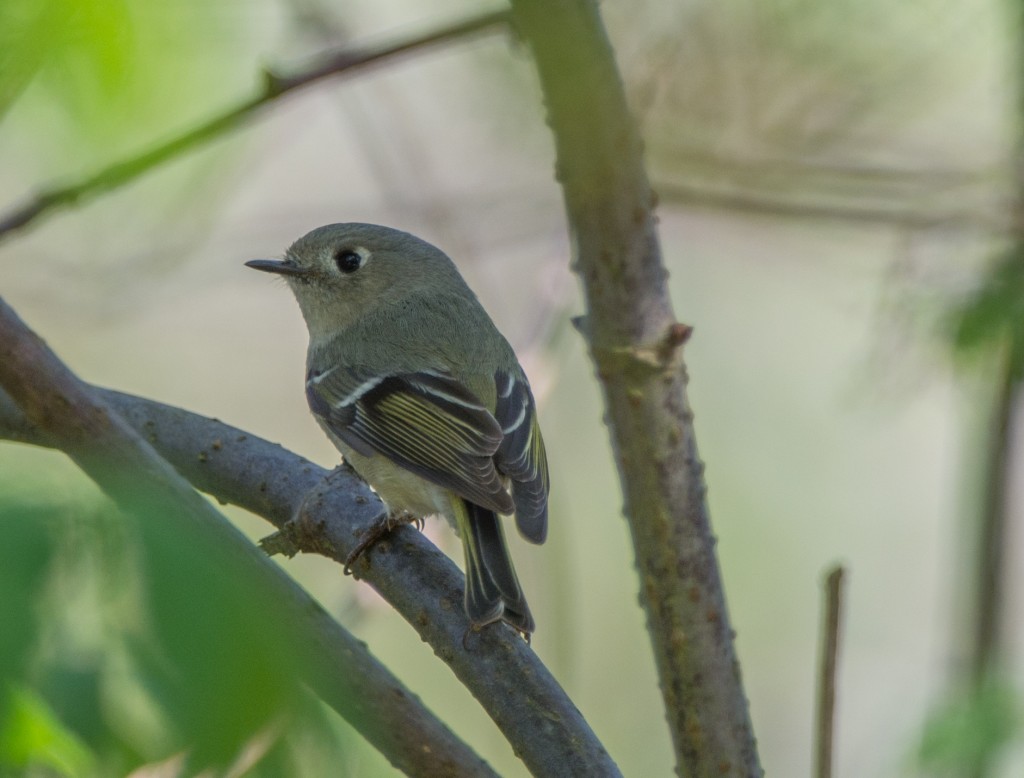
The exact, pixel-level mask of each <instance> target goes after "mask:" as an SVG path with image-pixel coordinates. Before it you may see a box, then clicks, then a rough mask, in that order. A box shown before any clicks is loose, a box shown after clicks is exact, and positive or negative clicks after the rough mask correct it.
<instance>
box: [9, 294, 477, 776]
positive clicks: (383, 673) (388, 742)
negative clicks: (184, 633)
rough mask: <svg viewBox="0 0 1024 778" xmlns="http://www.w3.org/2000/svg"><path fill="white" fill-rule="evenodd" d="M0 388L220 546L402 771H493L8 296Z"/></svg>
mask: <svg viewBox="0 0 1024 778" xmlns="http://www.w3.org/2000/svg"><path fill="white" fill-rule="evenodd" d="M0 386H2V387H3V388H4V389H5V390H6V392H7V393H8V395H9V399H12V400H13V403H14V404H16V405H17V407H18V408H20V409H21V412H22V413H23V416H22V417H21V418H18V414H12V410H13V409H12V407H11V403H9V402H8V403H0V404H2V405H5V409H4V411H3V412H2V413H0V416H2V417H3V418H6V419H7V420H10V419H11V418H12V417H13V418H14V420H15V422H14V423H15V426H16V429H17V430H18V435H19V437H21V438H23V439H24V438H25V437H26V436H27V435H31V434H37V435H39V436H40V438H41V439H42V438H45V440H46V441H47V443H48V444H49V445H55V446H57V447H58V448H60V449H61V450H63V451H64V452H65V453H66V454H67V455H68V456H70V457H71V458H72V459H73V460H74V461H75V463H76V464H77V465H78V466H79V467H81V468H82V470H84V471H85V472H86V473H87V474H88V475H89V477H90V478H92V479H93V480H94V481H96V483H97V484H98V485H99V486H100V487H101V488H102V489H103V490H104V491H105V492H106V493H107V494H108V495H109V496H110V497H111V498H112V499H114V501H115V502H117V503H118V505H120V506H121V507H122V508H123V509H125V510H126V511H127V512H129V513H132V514H134V515H137V516H139V517H140V519H141V520H143V521H145V520H146V517H150V520H152V521H157V520H159V521H165V522H170V523H172V524H173V526H172V530H174V531H176V532H177V533H179V534H180V535H183V536H188V537H194V538H195V542H196V543H197V544H199V545H200V546H201V547H204V548H209V549H213V550H214V551H215V553H216V554H217V557H218V558H217V561H218V564H219V566H220V567H221V569H222V570H223V574H224V576H226V577H228V578H229V579H231V580H233V581H235V582H237V583H239V584H241V585H243V586H244V589H245V590H246V591H249V592H251V593H252V598H253V603H254V607H260V608H262V609H266V610H268V611H269V612H271V613H274V614H275V615H276V617H277V621H276V622H275V623H274V624H273V625H272V628H273V629H277V630H283V631H284V632H283V634H285V635H288V636H289V637H290V638H291V639H292V645H294V646H295V647H297V655H296V657H295V661H296V663H297V666H298V667H300V668H301V674H302V675H303V676H304V677H305V679H306V681H307V682H308V683H309V685H310V686H311V687H312V688H313V689H314V690H315V691H316V693H317V694H318V695H320V697H321V698H322V699H323V700H324V701H325V702H327V704H329V705H330V706H331V707H333V708H334V709H335V710H337V711H338V713H340V714H341V715H342V716H343V717H345V718H346V719H347V720H348V721H349V722H350V723H351V724H352V725H353V727H355V728H356V729H357V730H358V731H359V732H361V733H362V735H363V736H364V737H366V739H367V740H369V741H370V742H371V743H372V744H373V745H374V746H375V747H376V748H377V749H379V750H380V751H381V753H383V754H384V755H385V756H386V757H387V758H388V759H389V760H390V761H391V763H392V764H394V765H395V766H396V767H397V768H399V769H401V770H403V771H404V772H406V773H408V774H419V775H448V774H456V775H474V776H476V775H494V772H493V771H492V770H491V769H490V768H489V767H488V766H487V764H486V763H485V762H484V761H483V760H481V759H480V758H479V757H478V756H477V755H476V754H474V753H473V751H472V750H471V749H470V748H469V747H468V746H467V745H466V744H465V743H463V742H462V741H460V740H459V739H458V738H457V737H456V736H455V735H454V734H453V733H452V732H451V731H450V730H449V729H448V728H447V727H446V726H445V725H444V724H443V723H441V722H440V721H439V720H438V719H437V718H435V717H434V716H433V714H431V713H430V712H429V711H428V710H427V709H426V708H425V707H424V706H423V704H422V703H421V702H420V701H419V700H418V699H417V698H416V696H415V695H413V694H412V693H411V692H409V690H408V689H406V688H405V687H404V686H403V685H402V683H401V682H400V681H399V680H398V679H397V678H395V677H394V676H393V675H392V674H391V673H390V671H388V669H387V668H386V667H384V665H382V664H381V663H380V662H379V661H377V659H376V658H374V657H373V656H372V655H371V654H370V652H369V651H368V650H367V649H366V646H365V645H363V644H362V643H361V642H359V641H358V640H356V639H355V638H354V637H353V636H352V635H350V634H349V633H348V632H347V631H346V630H345V629H344V628H343V627H341V626H340V625H339V624H338V623H337V622H335V621H334V620H333V619H332V618H331V617H330V616H329V615H328V614H327V613H326V612H325V611H324V610H323V609H322V608H321V607H320V606H319V605H317V603H316V602H315V601H314V600H313V599H312V598H311V597H310V596H309V595H308V594H306V592H305V591H304V590H303V589H302V588H301V587H299V586H298V585H297V584H296V583H295V582H294V581H292V579H291V578H289V577H288V575H287V574H285V573H284V572H283V571H282V570H281V569H280V568H279V567H278V566H277V565H276V564H274V563H273V562H271V561H270V560H269V559H267V558H266V556H265V555H263V554H262V553H261V552H260V551H259V550H258V549H256V548H255V547H254V546H253V545H252V544H251V543H250V542H249V541H248V540H247V539H246V538H245V537H244V536H243V535H242V534H241V533H240V532H239V531H238V530H237V529H235V527H234V526H233V525H232V524H231V523H230V522H228V521H227V519H225V518H224V517H223V516H222V515H221V514H220V513H219V512H218V511H217V510H216V509H214V508H213V506H211V505H210V504H209V503H208V502H207V501H206V500H204V499H203V498H202V497H200V495H199V494H198V493H197V492H196V491H195V490H193V489H192V487H191V486H189V485H188V483H187V482H186V481H184V480H183V479H182V477H181V476H180V475H178V473H176V472H175V471H174V469H173V468H172V467H171V466H170V465H169V464H168V463H167V462H166V461H164V460H163V459H161V458H160V457H159V456H158V455H157V454H156V452H155V451H154V450H153V449H152V448H151V447H150V446H149V445H147V444H146V442H145V441H144V440H143V439H142V437H141V436H140V434H139V433H138V432H136V431H135V430H133V429H131V427H129V426H128V425H127V424H126V423H125V422H124V421H123V420H122V419H121V417H120V416H118V415H117V414H116V413H115V412H114V411H113V410H112V409H111V408H110V407H109V406H107V405H106V404H104V402H103V401H102V400H101V399H99V398H98V396H97V393H95V392H93V391H92V390H91V389H90V388H89V387H88V386H86V385H85V384H83V383H82V382H81V381H79V380H78V378H77V377H75V376H74V375H73V374H72V373H71V372H70V371H69V370H68V369H67V367H65V366H64V365H63V364H62V363H61V362H60V360H59V359H57V357H56V356H55V355H54V354H53V352H51V351H50V350H49V348H47V346H46V344H45V343H43V341H42V340H40V339H39V338H38V337H37V336H36V335H35V334H34V333H32V332H31V330H29V329H28V328H27V327H26V326H25V325H24V323H23V322H21V320H20V319H19V318H18V317H17V315H16V314H15V313H14V311H13V310H11V308H10V307H9V306H8V305H7V304H6V303H5V302H4V301H3V300H2V299H0ZM0 394H2V392H0ZM4 399H8V398H6V397H5V398H4ZM33 431H34V432H33ZM143 434H146V433H145V432H144V433H143ZM210 445H211V446H213V443H212V442H211V444H210ZM193 454H195V450H194V449H193ZM156 517H159V519H157V518H156Z"/></svg>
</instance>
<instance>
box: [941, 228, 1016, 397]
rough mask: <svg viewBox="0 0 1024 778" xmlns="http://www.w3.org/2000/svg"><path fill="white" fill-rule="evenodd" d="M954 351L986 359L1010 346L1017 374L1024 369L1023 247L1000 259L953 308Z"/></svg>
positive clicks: (1005, 253)
mask: <svg viewBox="0 0 1024 778" xmlns="http://www.w3.org/2000/svg"><path fill="white" fill-rule="evenodd" d="M950 330H951V336H952V341H953V346H954V349H955V351H956V352H957V353H959V354H961V355H964V356H984V355H988V354H991V353H993V352H994V351H997V350H998V349H1001V348H1003V347H1004V346H1005V345H1009V346H1010V347H1011V348H1012V349H1013V352H1012V354H1011V355H1010V356H1011V358H1012V364H1013V365H1014V368H1015V372H1016V373H1017V375H1018V377H1020V371H1021V369H1022V367H1024V247H1022V246H1014V247H1012V248H1010V249H1008V250H1007V251H1005V252H1004V253H1003V254H1001V255H1000V256H998V257H997V258H996V260H995V261H994V262H993V263H992V266H991V268H990V270H989V271H988V273H987V274H986V275H985V277H984V278H983V279H982V281H981V283H980V284H979V285H978V287H977V289H976V290H975V291H974V293H973V294H971V295H970V296H969V297H967V298H966V299H965V300H964V301H962V302H961V303H960V304H959V305H958V306H955V307H954V308H953V309H952V313H951V318H950Z"/></svg>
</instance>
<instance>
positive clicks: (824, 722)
mask: <svg viewBox="0 0 1024 778" xmlns="http://www.w3.org/2000/svg"><path fill="white" fill-rule="evenodd" d="M844 575H845V571H844V570H843V567H842V565H838V566H836V567H834V568H832V570H830V571H829V574H828V576H827V577H826V578H825V614H824V615H825V618H824V621H823V622H822V627H821V629H822V640H821V665H820V668H819V670H820V675H819V678H818V726H817V738H816V743H815V746H816V748H815V754H814V757H815V765H814V775H815V776H817V778H832V743H833V738H834V735H835V709H836V657H837V654H838V651H839V620H840V616H841V615H842V606H843V576H844Z"/></svg>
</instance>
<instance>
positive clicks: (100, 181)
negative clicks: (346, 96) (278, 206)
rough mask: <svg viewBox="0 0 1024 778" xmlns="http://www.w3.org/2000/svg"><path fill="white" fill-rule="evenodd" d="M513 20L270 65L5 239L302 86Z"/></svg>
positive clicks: (47, 201) (503, 14)
mask: <svg viewBox="0 0 1024 778" xmlns="http://www.w3.org/2000/svg"><path fill="white" fill-rule="evenodd" d="M507 22H508V12H507V11H489V12H487V13H484V14H481V15H480V16H476V17H473V18H470V19H466V20H463V21H460V22H456V23H455V24H451V25H447V26H444V27H441V28H439V29H437V30H433V31H431V32H428V33H426V34H423V35H418V36H415V37H413V38H409V39H408V40H404V41H399V42H397V43H392V44H387V45H383V46H374V47H363V48H359V47H349V46H346V47H344V48H342V49H339V50H337V51H334V52H330V53H327V54H324V55H322V56H320V57H318V58H317V60H316V61H315V62H313V63H311V64H309V65H307V66H306V67H305V68H302V69H300V70H298V71H297V72H295V73H293V74H290V75H288V74H278V73H275V72H274V71H272V70H267V71H266V72H265V73H264V74H263V89H262V90H261V91H260V93H259V94H257V95H255V96H253V97H251V98H249V99H248V100H246V101H244V102H242V103H240V104H239V105H236V106H234V107H232V108H228V109H226V110H224V111H222V112H221V113H220V114H218V115H217V116H215V117H213V118H212V119H209V120H208V121H206V122H204V123H203V124H201V125H199V126H198V127H194V128H193V129H191V130H189V131H187V132H185V133H183V134H181V135H179V136H177V137H175V138H172V139H171V140H169V141H167V142H165V143H162V144H159V145H157V146H155V147H153V148H151V149H150V150H148V151H145V152H143V153H141V154H138V155H136V156H133V157H129V158H127V159H123V160H121V161H120V162H116V163H114V164H112V165H109V166H108V167H106V168H104V169H102V170H100V171H98V172H96V173H94V174H92V175H90V176H86V177H85V178H82V179H80V180H78V181H73V182H71V183H68V184H65V185H63V186H57V187H53V188H51V189H44V190H43V191H41V192H39V193H38V194H37V195H35V196H34V197H31V198H29V199H28V200H26V201H25V202H24V203H22V204H21V205H18V206H15V207H13V208H11V209H10V210H9V211H8V212H7V214H6V215H3V216H0V240H3V238H4V237H5V236H6V235H8V234H10V233H13V232H15V231H16V230H19V229H22V228H24V227H26V226H28V225H29V224H31V223H32V222H34V221H35V220H36V219H38V218H39V217H41V216H43V215H44V214H46V213H49V212H51V211H54V210H56V209H58V208H64V207H68V206H71V205H74V204H76V203H80V202H82V201H84V200H86V199H88V198H90V197H93V196H96V195H98V194H100V193H101V192H105V191H108V190H110V189H114V188H116V187H118V186H121V185H123V184H126V183H128V182H129V181H131V180H132V179H134V178H137V177H138V176H140V175H142V174H143V173H145V172H146V171H148V170H151V169H152V168H154V167H156V166H157V165H160V164H161V163H163V162H166V161H167V160H169V159H172V158H174V157H176V156H178V155H180V154H182V153H184V152H186V151H189V150H191V149H193V148H195V147H197V146H200V145H202V144H203V143H205V142H207V141H210V140H213V139H214V138H216V137H218V136H220V135H223V134H224V133H226V132H228V131H230V130H233V129H235V128H236V127H238V126H239V125H240V124H242V123H243V122H244V121H245V120H247V119H248V118H249V117H250V116H252V115H254V114H255V113H256V112H257V111H258V110H260V109H261V108H263V107H264V106H266V105H268V104H270V103H272V102H274V101H276V100H277V99H278V98H281V97H283V96H285V95H286V94H289V93H290V92H293V91H295V90H297V89H301V88H303V87H306V86H309V85H310V84H313V83H315V82H317V81H320V80H322V79H324V78H327V77H328V76H336V75H339V74H342V73H350V72H352V71H355V70H357V69H360V68H363V67H366V66H368V65H372V64H374V63H377V62H380V61H382V60H385V59H390V58H394V57H397V56H400V55H404V54H408V53H411V52H413V51H418V50H420V49H424V48H429V47H432V46H437V45H440V44H442V43H450V42H451V41H454V40H458V39H461V38H465V37H467V36H470V35H475V34H477V33H480V32H484V31H486V30H490V29H493V28H497V27H500V26H503V25H505V24H506V23H507Z"/></svg>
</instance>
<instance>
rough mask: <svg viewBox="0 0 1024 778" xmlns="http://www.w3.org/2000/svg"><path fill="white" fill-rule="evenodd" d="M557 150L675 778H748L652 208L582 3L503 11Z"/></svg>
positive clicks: (600, 42) (747, 742)
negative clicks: (511, 19)
mask: <svg viewBox="0 0 1024 778" xmlns="http://www.w3.org/2000/svg"><path fill="white" fill-rule="evenodd" d="M512 9H513V12H514V15H515V25H516V29H517V30H518V31H519V33H520V35H521V36H522V37H523V39H524V40H525V41H526V42H527V43H528V44H529V45H530V48H531V50H532V51H533V54H534V59H535V62H536V65H537V70H538V73H539V76H540V83H541V88H542V90H543V93H544V101H545V104H546V106H547V110H548V122H549V124H550V125H551V128H552V131H553V133H554V138H555V147H556V152H557V162H556V173H557V177H558V180H559V181H560V182H561V184H562V187H563V192H564V197H565V203H566V209H567V211H568V218H569V222H570V229H571V232H572V236H573V238H574V244H575V247H576V257H575V270H576V271H577V273H578V274H579V276H580V279H581V281H582V283H583V289H584V293H585V296H586V304H587V317H586V320H585V322H584V325H583V331H584V332H585V334H586V336H587V340H588V344H589V347H590V354H591V358H592V359H593V360H594V363H595V365H596V372H597V375H598V376H599V378H600V380H601V384H602V389H603V392H604V400H605V406H606V408H607V413H606V418H607V419H608V425H609V432H610V436H611V439H612V446H613V449H614V453H615V459H616V462H617V463H618V467H619V478H620V481H621V483H622V488H623V493H624V497H625V503H626V515H627V518H628V520H629V525H630V530H631V532H632V537H633V547H634V550H635V553H636V563H637V569H638V571H639V580H640V598H641V602H642V603H643V606H644V608H645V610H646V612H647V625H648V631H649V633H650V639H651V645H652V650H653V653H654V659H655V664H656V667H657V670H658V676H659V680H660V684H661V692H662V699H663V701H664V705H665V714H666V718H667V721H668V725H669V731H670V733H671V737H672V744H673V746H674V748H675V754H676V760H677V770H678V772H679V774H680V775H687V776H705V775H730V776H745V777H747V778H749V777H751V776H760V775H761V774H762V770H761V766H760V762H759V759H758V755H757V746H756V741H755V739H754V732H753V727H752V725H751V721H750V714H749V710H748V707H747V700H746V696H745V694H744V692H743V684H742V681H741V679H740V670H739V662H738V659H737V657H736V651H735V646H734V637H733V630H732V625H731V624H730V620H729V614H728V611H727V609H726V602H725V592H724V590H723V587H722V580H721V573H720V571H719V568H718V561H717V559H716V558H715V547H714V537H713V535H712V531H711V522H710V515H709V511H708V506H707V501H706V499H705V491H706V487H705V482H704V471H703V464H702V463H701V460H700V457H699V455H698V452H697V442H696V436H695V434H694V427H693V413H692V411H691V410H690V406H689V402H688V399H687V392H686V368H685V365H684V362H683V359H682V354H681V347H682V345H683V343H684V342H685V340H686V338H687V337H688V335H689V328H688V327H686V326H685V325H683V324H682V323H680V322H678V321H677V320H676V319H675V315H674V313H673V310H672V301H671V298H670V295H669V289H668V283H667V278H668V272H667V270H666V269H665V266H664V263H663V262H662V260H661V249H660V246H659V242H658V234H657V227H656V219H655V215H654V210H653V209H654V199H655V198H654V195H653V193H652V191H651V185H650V182H649V180H648V178H647V173H646V171H645V169H644V165H643V159H642V152H641V141H640V137H639V134H638V132H637V128H636V125H635V122H633V120H632V118H631V115H630V111H629V106H628V104H627V101H626V96H625V94H624V92H623V88H622V79H621V77H620V75H619V73H618V70H617V68H616V65H615V58H614V55H613V52H612V48H611V44H610V43H609V41H608V37H607V34H606V32H605V30H604V27H603V25H602V23H601V19H600V15H599V13H598V9H597V3H596V2H593V0H559V2H550V1H549V0H512Z"/></svg>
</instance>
